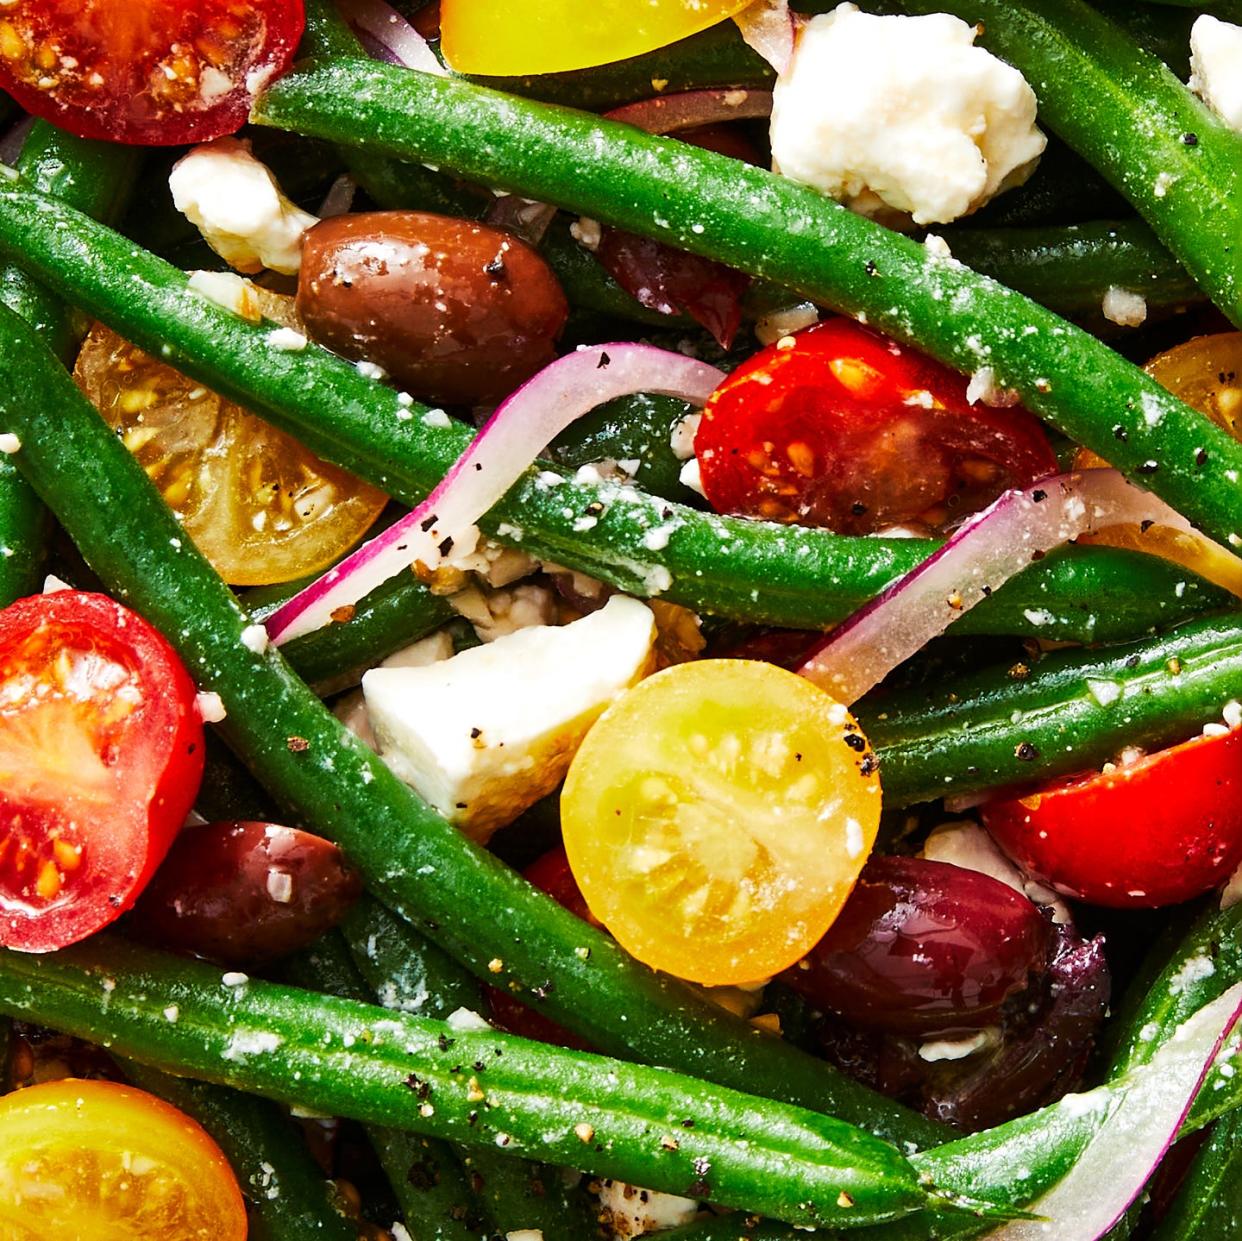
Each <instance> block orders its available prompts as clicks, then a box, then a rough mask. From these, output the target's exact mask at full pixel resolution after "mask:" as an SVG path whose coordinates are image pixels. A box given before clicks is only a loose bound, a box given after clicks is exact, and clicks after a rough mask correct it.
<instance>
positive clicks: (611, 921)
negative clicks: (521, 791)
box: [561, 659, 880, 986]
mask: <svg viewBox="0 0 1242 1241" xmlns="http://www.w3.org/2000/svg"><path fill="white" fill-rule="evenodd" d="M879 819H880V780H879V776H878V774H877V763H876V759H875V756H874V754H873V753H872V751H871V747H870V745H869V744H868V742H867V739H866V738H865V737H864V736H863V734H862V732H861V731H860V729H859V727H858V725H857V724H856V723H855V722H854V719H853V717H852V716H851V715H850V713H849V712H848V711H847V710H846V709H845V707H843V706H842V705H841V704H840V703H839V702H837V701H835V700H834V699H833V698H830V697H829V696H828V695H827V694H825V693H824V692H823V691H822V690H820V689H817V688H816V687H815V686H814V685H812V684H811V683H810V682H809V681H806V680H804V679H803V678H802V677H798V676H795V675H794V674H793V673H792V672H786V671H785V670H784V669H782V668H777V667H776V666H775V665H773V664H767V663H760V662H757V661H751V660H732V659H707V660H701V661H699V662H697V663H687V664H677V665H675V666H673V667H671V668H666V669H665V670H664V671H663V672H658V673H656V675H655V676H652V677H648V678H647V680H645V681H642V682H640V683H639V684H638V685H636V686H635V687H634V688H633V689H631V690H628V691H627V692H626V693H625V694H624V695H623V696H622V697H621V698H619V699H618V700H617V701H616V702H615V703H614V704H613V705H612V706H611V707H610V708H609V709H608V710H607V711H606V712H605V713H604V715H603V716H601V717H600V719H599V721H598V723H596V725H595V726H594V727H593V728H592V729H591V731H590V732H589V733H588V734H587V737H586V740H585V741H584V742H583V744H582V747H581V748H580V749H579V751H578V753H577V755H576V756H575V757H574V761H573V764H572V765H571V767H570V769H569V776H568V778H567V780H566V781H565V787H564V791H563V793H562V795H561V825H562V829H563V831H564V837H565V850H566V852H567V853H568V855H569V865H570V868H571V869H572V871H573V874H574V878H575V879H576V880H577V882H578V885H579V887H580V888H581V889H582V894H583V896H585V898H586V901H587V904H588V906H589V907H590V909H591V913H592V914H594V916H595V917H596V918H598V919H599V920H600V921H601V922H602V923H603V924H604V925H605V926H606V927H607V928H608V930H609V931H610V932H611V933H612V934H613V935H614V936H615V937H616V939H617V940H618V941H619V942H620V944H621V945H622V946H623V947H624V948H625V949H626V950H627V951H628V952H630V953H631V954H632V955H633V956H635V957H637V958H638V959H639V960H640V961H644V962H646V964H648V965H650V966H653V967H655V968H656V969H660V970H664V971H666V972H667V973H670V974H675V975H677V976H678V977H679V978H687V979H690V980H692V981H694V982H699V983H705V984H709V985H713V986H721V985H726V984H734V983H745V982H752V981H756V980H758V979H761V978H767V977H768V976H769V975H771V974H775V973H777V972H778V971H780V970H782V969H785V968H786V967H787V966H789V965H792V964H793V963H794V962H795V961H798V960H800V959H801V958H802V957H803V956H805V954H806V953H807V951H808V950H809V949H810V948H811V947H813V946H814V945H815V944H816V943H817V942H818V941H819V939H820V937H821V936H822V935H823V934H824V932H825V931H826V930H827V929H828V927H829V926H830V925H831V923H832V921H833V919H834V918H835V917H836V916H837V914H838V913H839V912H840V909H841V906H842V905H843V904H844V903H845V899H846V897H847V896H848V895H849V893H850V889H851V888H852V887H853V886H854V881H855V880H856V879H857V878H858V872H859V871H860V870H861V869H862V865H863V863H864V862H865V861H866V860H867V855H868V853H869V852H870V851H871V846H872V845H873V843H874V842H875V833H876V828H877V826H878V824H879Z"/></svg>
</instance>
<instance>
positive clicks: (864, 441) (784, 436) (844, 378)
mask: <svg viewBox="0 0 1242 1241" xmlns="http://www.w3.org/2000/svg"><path fill="white" fill-rule="evenodd" d="M966 388H967V384H966V380H965V379H963V378H962V377H961V376H960V375H957V374H955V373H954V372H953V371H950V370H948V369H947V368H946V367H943V366H941V365H940V364H939V363H938V362H934V361H932V359H930V358H927V357H925V356H923V355H922V354H920V353H916V352H915V351H914V350H912V349H908V348H906V347H905V346H904V345H899V344H897V342H896V341H893V340H889V339H887V338H886V337H883V336H880V335H879V334H878V333H876V332H873V331H871V330H870V329H869V328H865V327H862V326H861V325H859V324H857V323H855V322H853V321H852V320H850V319H831V320H829V321H828V322H826V323H820V324H816V325H815V326H814V327H811V328H808V329H807V330H806V331H804V332H799V333H798V334H797V335H795V336H787V337H784V338H783V339H782V340H780V341H778V342H776V344H774V345H770V346H769V347H768V348H766V349H762V350H760V352H759V353H757V354H755V356H754V357H753V358H751V359H749V361H747V362H744V363H743V364H742V365H741V366H739V367H738V368H737V370H735V371H734V372H733V373H732V374H731V375H730V376H729V377H728V378H727V379H726V380H725V381H724V382H723V383H722V384H721V385H720V387H719V388H717V389H716V391H715V392H713V393H712V395H711V397H710V398H709V399H708V401H707V404H706V406H705V408H704V410H703V418H702V421H701V422H700V424H699V430H698V433H697V435H696V437H695V443H694V449H695V455H696V456H697V457H698V460H699V467H700V471H701V473H702V478H703V490H704V491H705V492H706V494H707V498H708V500H709V501H710V502H711V505H712V507H713V508H715V509H716V510H717V512H721V513H736V514H741V515H744V516H748V517H760V518H764V519H766V520H769V521H782V522H798V523H800V524H802V525H808V526H825V527H827V528H828V529H830V530H836V531H837V532H838V533H842V534H870V533H873V532H875V531H877V530H882V529H883V528H884V527H886V526H891V525H900V524H902V523H906V522H914V521H917V522H922V523H925V524H927V525H930V526H935V527H939V526H943V525H944V524H946V523H947V522H948V521H950V520H951V519H952V518H953V517H955V516H962V515H965V514H967V513H970V512H973V511H975V510H977V509H980V508H982V507H984V506H985V505H986V504H988V503H990V502H991V501H992V500H994V499H995V498H996V497H997V496H998V495H999V494H1000V493H1001V492H1002V491H1004V490H1005V489H1006V488H1008V487H1023V486H1026V485H1028V484H1029V483H1032V482H1034V481H1035V480H1036V479H1038V478H1042V477H1045V476H1046V475H1048V474H1054V473H1056V471H1057V459H1056V456H1055V454H1054V453H1053V451H1052V448H1051V446H1050V445H1049V443H1048V437H1047V436H1046V435H1045V434H1044V430H1043V427H1042V426H1041V424H1040V423H1039V422H1038V420H1036V419H1035V418H1033V417H1032V416H1031V415H1030V414H1028V413H1027V412H1026V411H1025V410H1022V409H1016V408H1011V409H992V408H990V407H988V406H986V405H981V404H975V405H972V404H971V403H970V402H969V401H968V400H967V399H966Z"/></svg>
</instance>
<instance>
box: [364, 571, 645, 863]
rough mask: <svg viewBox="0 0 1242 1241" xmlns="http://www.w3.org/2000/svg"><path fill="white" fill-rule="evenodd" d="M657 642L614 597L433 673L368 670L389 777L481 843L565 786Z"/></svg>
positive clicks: (638, 613) (367, 693)
mask: <svg viewBox="0 0 1242 1241" xmlns="http://www.w3.org/2000/svg"><path fill="white" fill-rule="evenodd" d="M654 641H655V621H654V619H653V617H652V614H651V611H650V609H649V608H647V607H646V606H645V605H644V604H642V603H639V602H638V601H637V600H635V599H629V598H626V597H625V596H622V595H616V596H614V597H613V598H612V599H610V600H609V601H608V603H607V604H606V605H605V606H604V607H603V608H602V609H601V610H600V611H598V612H594V613H592V614H591V615H590V616H586V617H584V618H583V619H582V620H580V621H575V622H574V623H573V624H572V625H565V626H562V627H555V626H547V625H538V626H532V627H530V628H527V629H522V630H519V631H518V632H517V633H513V634H509V635H507V636H506V637H503V638H497V639H496V641H494V642H492V643H490V644H488V645H485V646H478V647H474V648H473V649H471V650H467V651H462V652H461V653H460V654H458V655H454V656H453V658H452V659H447V660H444V661H443V662H440V663H435V664H432V665H430V666H428V667H423V668H373V669H372V670H371V671H370V672H368V673H367V674H366V675H365V676H364V677H363V678H362V692H363V695H364V697H365V699H366V705H367V715H368V717H369V718H370V721H371V728H372V730H373V732H374V734H375V739H376V742H377V744H378V747H379V751H380V754H381V755H382V756H383V758H384V761H385V762H386V763H387V764H388V765H389V767H391V768H392V770H393V772H394V773H395V774H396V775H397V776H398V777H399V778H400V779H402V780H404V781H405V782H406V783H407V784H409V785H412V786H413V787H414V788H415V789H417V790H418V792H419V793H421V794H422V796H423V797H425V798H426V799H427V801H429V802H430V803H431V804H432V805H433V806H435V807H436V809H437V810H439V811H440V812H441V813H442V814H443V815H444V816H445V817H446V818H448V819H449V820H450V821H451V822H453V823H456V824H458V825H459V826H460V827H461V828H462V830H463V831H464V832H466V834H467V835H469V836H472V837H473V838H475V839H476V840H486V839H487V838H488V837H489V836H490V835H491V833H492V832H493V831H495V830H496V828H498V827H500V826H502V825H503V824H505V823H509V822H511V821H512V820H513V819H515V818H517V816H518V815H519V814H521V813H522V811H523V810H525V809H527V808H528V807H529V806H531V805H533V804H534V803H535V802H536V801H538V800H539V798H541V797H543V796H545V795H546V794H548V793H550V792H551V791H552V790H553V789H554V788H555V787H556V786H557V785H558V784H559V783H560V782H561V780H562V779H563V778H564V776H565V772H566V771H567V770H568V767H569V763H570V760H571V759H572V758H573V755H574V753H575V751H576V750H577V748H578V746H579V744H580V743H581V741H582V738H583V737H584V736H585V735H586V732H587V729H588V728H590V726H591V725H592V724H593V723H594V722H595V720H596V719H597V718H598V717H599V716H600V715H601V714H602V713H603V711H604V709H605V708H606V707H607V706H608V705H609V703H610V702H611V701H612V700H613V699H614V698H615V697H616V696H617V695H618V694H619V693H620V692H621V691H622V690H623V689H626V688H627V687H628V686H630V685H633V684H634V683H635V682H636V681H638V680H639V679H640V678H641V677H642V676H644V675H645V674H646V672H647V671H648V670H649V668H650V666H651V659H652V646H653V643H654Z"/></svg>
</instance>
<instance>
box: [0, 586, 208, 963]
mask: <svg viewBox="0 0 1242 1241" xmlns="http://www.w3.org/2000/svg"><path fill="white" fill-rule="evenodd" d="M202 767H203V734H202V724H201V722H200V720H199V717H198V712H197V707H196V702H195V690H194V684H193V682H192V681H191V680H190V678H189V676H188V674H187V673H186V671H185V669H184V668H183V667H182V665H181V663H180V661H179V660H178V659H177V656H176V654H175V653H174V652H173V650H172V648H171V647H169V646H168V644H167V643H166V642H165V641H164V639H163V638H162V637H160V635H159V634H158V633H156V631H155V630H154V629H152V628H151V626H149V625H148V624H147V623H146V622H145V621H144V620H142V618H141V617H138V616H136V615H134V614H133V613H132V612H129V611H128V610H126V609H125V608H122V607H121V606H120V605H119V604H116V603H114V602H113V601H112V600H111V599H107V598H105V597H104V596H102V595H94V594H87V593H84V592H80V591H59V592H57V593H55V594H50V595H41V596H34V597H32V598H29V599H22V600H19V601H18V602H17V603H15V604H13V605H12V606H11V607H8V608H5V609H4V610H3V611H0V944H4V945H5V946H7V947H11V948H20V949H25V950H27V951H32V952H43V951H49V950H52V949H55V948H60V947H63V946H64V945H65V944H69V943H73V942H75V941H77V940H79V939H82V938H83V937H85V936H86V935H89V934H91V933H92V932H94V931H96V930H98V929H99V928H100V927H102V926H104V925H106V924H107V923H109V922H111V921H112V920H113V919H114V918H116V917H118V916H119V915H120V914H121V913H122V912H123V911H124V910H125V909H127V908H128V907H129V906H130V905H131V904H132V903H133V901H134V899H135V898H136V897H137V895H138V893H139V891H141V889H142V887H143V886H144V885H145V884H146V882H147V880H148V879H149V878H150V877H151V874H152V873H153V872H154V870H155V867H156V866H157V865H158V864H159V862H160V860H161V859H162V858H163V856H164V854H165V853H166V852H167V850H168V847H169V845H170V844H171V843H172V840H173V837H174V836H175V835H176V833H177V831H178V829H179V828H180V826H181V824H182V822H184V820H185V816H186V814H187V813H188V811H189V809H190V806H191V805H192V803H193V799H194V796H195V794H196V793H197V791H198V785H199V781H200V779H201V777H202Z"/></svg>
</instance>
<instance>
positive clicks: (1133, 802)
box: [981, 729, 1242, 909]
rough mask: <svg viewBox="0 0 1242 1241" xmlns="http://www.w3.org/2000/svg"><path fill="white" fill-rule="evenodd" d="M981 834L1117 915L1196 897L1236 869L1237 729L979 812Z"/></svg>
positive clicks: (1240, 791)
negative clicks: (1121, 911) (985, 831)
mask: <svg viewBox="0 0 1242 1241" xmlns="http://www.w3.org/2000/svg"><path fill="white" fill-rule="evenodd" d="M981 814H982V817H983V823H984V826H985V827H986V828H987V829H988V831H989V832H990V833H991V834H992V836H993V838H994V839H995V840H996V843H997V844H999V845H1000V846H1001V848H1002V849H1004V850H1005V852H1006V853H1008V854H1009V856H1010V857H1012V858H1013V859H1014V861H1015V862H1017V863H1018V865H1019V866H1021V867H1022V868H1023V869H1024V870H1026V871H1028V872H1029V873H1030V874H1032V875H1034V876H1036V877H1037V878H1039V879H1041V880H1043V881H1044V882H1045V883H1048V884H1049V885H1051V886H1052V887H1054V888H1055V889H1056V890H1057V891H1058V892H1062V893H1064V894H1065V895H1066V896H1071V897H1075V898H1077V899H1079V900H1083V901H1088V902H1090V903H1091V904H1093V905H1105V906H1108V907H1111V908H1115V909H1154V908H1158V907H1160V906H1162V905H1173V904H1177V903H1179V902H1181V901H1188V900H1190V899H1192V898H1193V897H1196V896H1199V895H1201V894H1202V893H1204V892H1207V891H1209V890H1210V889H1211V888H1213V887H1216V886H1217V885H1218V884H1221V883H1223V882H1224V881H1225V880H1226V879H1228V877H1229V875H1230V874H1231V873H1232V871H1233V869H1234V868H1235V867H1236V866H1237V865H1238V863H1239V862H1240V861H1242V729H1233V730H1232V731H1230V732H1228V733H1225V734H1222V735H1220V736H1215V737H1194V738H1192V739H1191V740H1190V741H1185V742H1183V743H1182V744H1180V745H1175V746H1172V747H1171V748H1170V749H1167V750H1161V751H1159V752H1158V753H1156V754H1152V755H1149V756H1147V757H1146V758H1142V759H1140V760H1139V761H1138V762H1136V763H1133V764H1131V765H1129V766H1126V767H1118V768H1117V769H1116V770H1114V771H1110V772H1091V773H1088V774H1086V775H1077V776H1070V777H1067V778H1064V779H1061V780H1056V781H1053V782H1051V783H1050V784H1047V785H1043V786H1041V787H1039V788H1037V789H1034V790H1030V791H1027V792H1025V793H1021V794H1019V795H1015V796H1011V797H1008V798H1005V799H1002V800H997V801H991V802H988V803H986V804H985V805H984V806H983V807H982V810H981Z"/></svg>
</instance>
